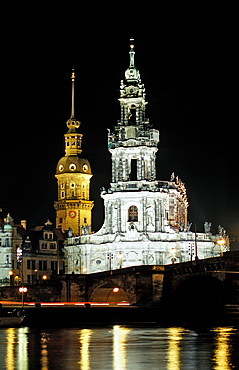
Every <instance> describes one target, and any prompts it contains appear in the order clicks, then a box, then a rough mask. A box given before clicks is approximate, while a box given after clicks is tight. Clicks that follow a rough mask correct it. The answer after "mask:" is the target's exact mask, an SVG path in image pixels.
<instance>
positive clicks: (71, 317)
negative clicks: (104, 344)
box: [1, 305, 239, 327]
mask: <svg viewBox="0 0 239 370" xmlns="http://www.w3.org/2000/svg"><path fill="white" fill-rule="evenodd" d="M12 309H13V307H11V308H10V307H4V308H1V313H2V314H4V312H7V311H10V310H12ZM24 310H25V319H24V321H23V325H24V326H29V327H39V326H40V327H43V326H46V327H49V326H54V327H77V326H79V327H82V326H83V327H84V326H89V325H115V324H119V325H139V324H141V325H145V324H147V325H148V324H149V325H204V326H212V325H239V308H238V306H223V307H220V308H218V309H217V310H216V311H204V312H198V311H197V310H193V311H190V312H189V311H188V312H179V311H177V308H176V307H175V308H173V309H172V308H171V309H168V308H167V307H137V306H131V307H90V306H89V305H88V306H86V307H68V306H58V307H45V306H43V307H35V306H25V307H24Z"/></svg>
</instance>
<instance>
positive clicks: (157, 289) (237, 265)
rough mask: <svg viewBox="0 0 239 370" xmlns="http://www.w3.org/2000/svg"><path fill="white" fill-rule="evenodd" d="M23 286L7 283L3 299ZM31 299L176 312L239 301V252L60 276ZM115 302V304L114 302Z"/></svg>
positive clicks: (32, 289) (34, 290)
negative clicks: (166, 309) (192, 259)
mask: <svg viewBox="0 0 239 370" xmlns="http://www.w3.org/2000/svg"><path fill="white" fill-rule="evenodd" d="M20 299H21V297H20V296H19V292H18V287H13V286H12V287H1V288H0V301H4V300H10V301H17V300H20ZM25 301H26V302H69V303H70V302H122V304H123V303H124V302H129V304H130V305H137V306H143V307H145V306H149V307H150V306H165V307H170V308H171V310H172V311H173V314H176V313H177V312H181V313H182V312H183V313H185V314H189V313H190V314H191V313H192V312H194V311H195V310H196V311H197V312H199V311H200V312H203V310H207V309H208V308H210V307H214V306H220V305H235V306H237V307H238V305H239V251H234V252H232V251H231V252H225V253H223V255H222V256H221V257H213V258H207V259H203V260H194V261H189V262H183V263H175V264H171V265H159V266H151V265H147V266H133V267H128V268H121V269H118V270H110V271H104V272H99V273H92V274H88V275H86V274H81V275H76V274H71V275H65V276H58V277H57V278H56V279H51V280H49V281H45V282H43V283H42V284H40V285H29V286H28V292H27V294H26V295H25ZM112 304H113V303H112Z"/></svg>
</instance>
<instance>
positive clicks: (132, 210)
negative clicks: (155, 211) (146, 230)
mask: <svg viewBox="0 0 239 370" xmlns="http://www.w3.org/2000/svg"><path fill="white" fill-rule="evenodd" d="M128 221H138V208H137V207H136V206H131V207H129V209H128Z"/></svg>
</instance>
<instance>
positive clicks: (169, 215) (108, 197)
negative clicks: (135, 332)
mask: <svg viewBox="0 0 239 370" xmlns="http://www.w3.org/2000/svg"><path fill="white" fill-rule="evenodd" d="M129 55H130V64H129V67H128V68H127V70H126V71H125V78H124V80H122V81H121V85H120V98H119V102H120V108H121V116H120V120H118V122H117V124H116V125H115V126H114V129H113V130H112V131H111V130H108V149H109V152H110V153H111V158H112V182H111V183H110V186H109V188H108V189H105V188H101V197H102V198H103V200H104V207H105V220H104V223H103V226H102V227H101V229H100V230H99V231H98V232H96V233H94V234H91V232H90V230H91V229H90V225H91V209H92V207H93V202H92V201H90V200H89V197H88V194H89V193H88V192H89V186H90V183H89V181H90V178H91V176H92V174H91V170H90V165H89V162H88V161H87V160H85V159H81V157H80V156H78V155H79V154H80V152H81V150H80V142H81V135H80V134H78V133H77V132H76V129H77V128H78V127H79V123H78V122H77V121H76V120H75V118H74V114H72V116H71V119H70V120H69V121H68V122H67V126H68V128H69V131H68V133H67V134H66V135H65V138H66V155H65V157H63V158H61V160H60V161H59V163H58V166H57V173H56V177H57V180H58V201H57V202H56V211H57V218H56V220H57V226H58V227H62V228H63V230H64V229H69V232H68V238H67V241H66V243H65V248H64V249H65V265H66V273H72V272H74V273H92V272H99V271H104V270H111V269H118V268H122V267H128V266H135V265H164V264H170V263H177V262H183V261H188V260H190V259H191V260H192V259H195V258H200V259H201V258H207V257H212V256H218V255H220V253H221V252H222V249H224V250H225V249H226V248H228V247H229V245H228V239H227V238H226V237H225V230H224V229H223V228H221V229H220V233H219V234H218V235H212V233H211V231H210V226H211V225H210V223H208V222H205V224H204V233H198V232H197V233H195V232H194V231H191V224H190V223H189V222H188V217H187V211H188V200H187V194H186V188H185V185H184V183H183V182H182V181H181V180H180V179H179V178H178V176H175V175H174V173H173V174H172V175H171V178H170V181H159V180H157V179H156V153H157V151H158V148H157V146H158V143H159V131H158V130H157V129H155V128H154V127H153V125H152V124H151V123H150V122H149V120H148V119H147V118H146V116H145V112H146V105H147V102H146V101H145V88H144V84H143V83H142V81H141V78H140V73H139V70H138V69H137V68H136V66H135V60H134V59H135V51H134V44H133V39H131V45H130V52H129ZM83 186H84V188H83ZM83 189H85V192H83ZM86 189H87V190H86ZM83 193H84V196H83ZM218 240H224V241H225V243H224V244H221V245H220V244H218V243H217V241H218Z"/></svg>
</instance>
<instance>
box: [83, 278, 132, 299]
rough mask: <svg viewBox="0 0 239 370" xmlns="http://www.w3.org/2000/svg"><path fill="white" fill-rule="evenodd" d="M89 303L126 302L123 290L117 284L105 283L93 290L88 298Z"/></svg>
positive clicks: (126, 296)
mask: <svg viewBox="0 0 239 370" xmlns="http://www.w3.org/2000/svg"><path fill="white" fill-rule="evenodd" d="M89 301H90V302H128V301H129V298H128V295H127V294H126V292H125V290H124V289H123V288H122V287H121V286H119V285H118V284H117V285H116V284H113V282H112V283H106V284H103V285H100V286H98V287H96V288H95V289H94V291H93V292H92V294H91V296H90V297H89Z"/></svg>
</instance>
